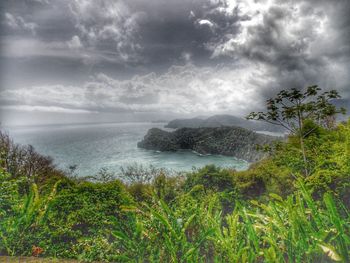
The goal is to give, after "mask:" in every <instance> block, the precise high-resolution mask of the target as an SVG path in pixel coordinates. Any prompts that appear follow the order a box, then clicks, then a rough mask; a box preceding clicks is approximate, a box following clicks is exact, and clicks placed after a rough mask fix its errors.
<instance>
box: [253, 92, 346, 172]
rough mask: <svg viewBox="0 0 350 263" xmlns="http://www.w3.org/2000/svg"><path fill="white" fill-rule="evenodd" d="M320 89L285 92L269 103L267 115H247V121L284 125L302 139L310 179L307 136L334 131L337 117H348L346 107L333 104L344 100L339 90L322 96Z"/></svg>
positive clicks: (305, 163) (262, 113) (302, 149)
mask: <svg viewBox="0 0 350 263" xmlns="http://www.w3.org/2000/svg"><path fill="white" fill-rule="evenodd" d="M320 90H321V89H320V88H319V87H317V86H309V87H307V88H306V90H299V89H296V88H293V89H291V90H282V91H280V92H279V93H278V94H277V96H276V97H275V98H271V99H268V100H267V103H266V104H267V105H266V106H267V112H251V113H250V114H249V115H248V116H247V119H251V120H261V121H265V122H268V123H270V124H274V125H279V126H282V127H284V128H285V129H287V130H288V131H289V132H290V133H291V135H294V136H296V137H297V138H298V139H299V143H300V149H301V153H302V156H303V166H304V173H305V175H306V176H308V175H309V172H310V171H309V167H308V164H309V162H308V160H307V153H306V150H305V145H304V139H305V137H307V136H309V135H310V134H311V133H313V132H315V130H317V129H318V128H319V127H322V126H323V127H326V128H333V126H334V123H335V115H336V114H338V113H343V114H345V109H344V108H340V109H338V108H337V107H336V106H335V105H334V104H332V103H331V101H332V100H333V99H338V98H340V95H339V94H338V92H337V91H336V90H331V91H326V92H323V93H322V94H320V95H318V92H319V91H320ZM310 123H315V125H308V124H310Z"/></svg>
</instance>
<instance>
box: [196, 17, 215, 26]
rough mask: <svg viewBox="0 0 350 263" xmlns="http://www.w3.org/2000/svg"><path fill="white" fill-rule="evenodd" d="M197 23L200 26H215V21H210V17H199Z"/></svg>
mask: <svg viewBox="0 0 350 263" xmlns="http://www.w3.org/2000/svg"><path fill="white" fill-rule="evenodd" d="M197 23H198V24H199V25H200V26H209V27H213V26H214V24H213V22H211V21H209V20H208V19H199V20H198V21H197Z"/></svg>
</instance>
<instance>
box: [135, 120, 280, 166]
mask: <svg viewBox="0 0 350 263" xmlns="http://www.w3.org/2000/svg"><path fill="white" fill-rule="evenodd" d="M279 139H280V138H278V137H274V136H268V135H263V134H258V133H256V132H254V131H251V130H248V129H244V128H241V127H203V128H180V129H177V130H175V131H173V132H167V131H164V130H161V129H158V128H152V129H150V130H149V131H148V132H147V134H146V135H145V137H144V139H143V140H142V141H141V142H139V143H138V144H137V146H138V147H139V148H144V149H149V150H158V151H176V150H180V149H188V150H193V151H196V152H198V153H200V154H221V155H227V156H233V157H236V158H239V159H243V160H246V161H248V162H256V161H258V160H260V159H262V158H263V157H264V156H265V155H266V153H264V152H263V151H259V150H258V149H257V146H258V145H265V144H271V143H272V142H273V141H276V140H279Z"/></svg>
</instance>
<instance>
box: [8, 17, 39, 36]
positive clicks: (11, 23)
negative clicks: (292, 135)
mask: <svg viewBox="0 0 350 263" xmlns="http://www.w3.org/2000/svg"><path fill="white" fill-rule="evenodd" d="M4 23H5V25H6V26H8V27H9V28H10V29H11V30H13V31H18V30H23V31H28V32H31V33H32V34H33V35H35V29H36V28H37V26H38V25H37V24H36V23H32V22H27V21H25V20H24V19H23V17H21V16H14V15H12V14H10V13H8V12H6V13H5V15H4Z"/></svg>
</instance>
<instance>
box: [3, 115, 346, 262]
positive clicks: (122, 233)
mask: <svg viewBox="0 0 350 263" xmlns="http://www.w3.org/2000/svg"><path fill="white" fill-rule="evenodd" d="M309 125H314V124H309ZM0 137H1V139H0V147H1V148H0V153H1V168H0V254H1V255H10V256H12V255H23V256H28V255H32V254H34V255H36V256H40V257H57V258H77V259H81V260H83V261H94V260H96V261H112V262H316V261H317V262H333V261H341V262H350V253H349V251H350V216H349V210H348V209H349V207H350V201H349V200H350V199H349V198H350V187H349V184H350V120H349V121H348V122H347V123H343V124H340V125H338V126H337V127H336V128H333V129H325V128H322V127H317V128H315V129H313V132H312V133H310V134H309V135H308V136H307V137H306V138H305V149H306V156H307V158H308V159H307V161H308V162H307V166H308V167H307V169H308V171H309V173H308V175H307V176H305V174H304V172H303V171H304V170H305V162H304V161H303V156H302V154H301V151H300V148H299V144H298V140H297V138H296V137H293V136H290V137H289V138H288V141H287V142H283V143H278V144H276V145H275V146H274V147H272V148H270V149H268V150H269V151H270V153H271V154H270V157H269V158H266V159H264V160H262V161H261V162H259V163H256V164H254V165H252V166H251V167H250V169H248V170H247V171H242V172H238V171H234V170H228V169H220V168H217V167H214V166H207V167H204V168H202V169H200V170H196V171H193V172H190V173H187V174H182V175H177V176H174V175H173V176H169V175H167V172H166V171H163V170H157V169H153V170H151V171H150V170H148V171H147V169H143V168H140V167H136V168H135V167H134V168H129V169H127V170H124V174H125V175H126V176H127V177H128V179H129V183H125V182H124V183H123V182H122V181H120V180H118V179H113V177H112V176H109V175H108V173H106V172H103V173H102V174H101V175H102V176H99V177H98V178H96V177H93V178H90V180H79V179H77V178H74V177H73V176H71V175H69V174H67V173H64V172H62V171H59V170H58V169H56V168H55V167H54V165H53V163H52V160H50V159H49V158H47V157H43V156H41V155H39V154H37V153H36V152H35V151H34V150H33V149H32V148H31V147H23V146H18V145H16V144H14V143H13V142H12V141H11V140H10V139H9V137H8V136H7V135H6V134H4V133H1V136H0Z"/></svg>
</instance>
